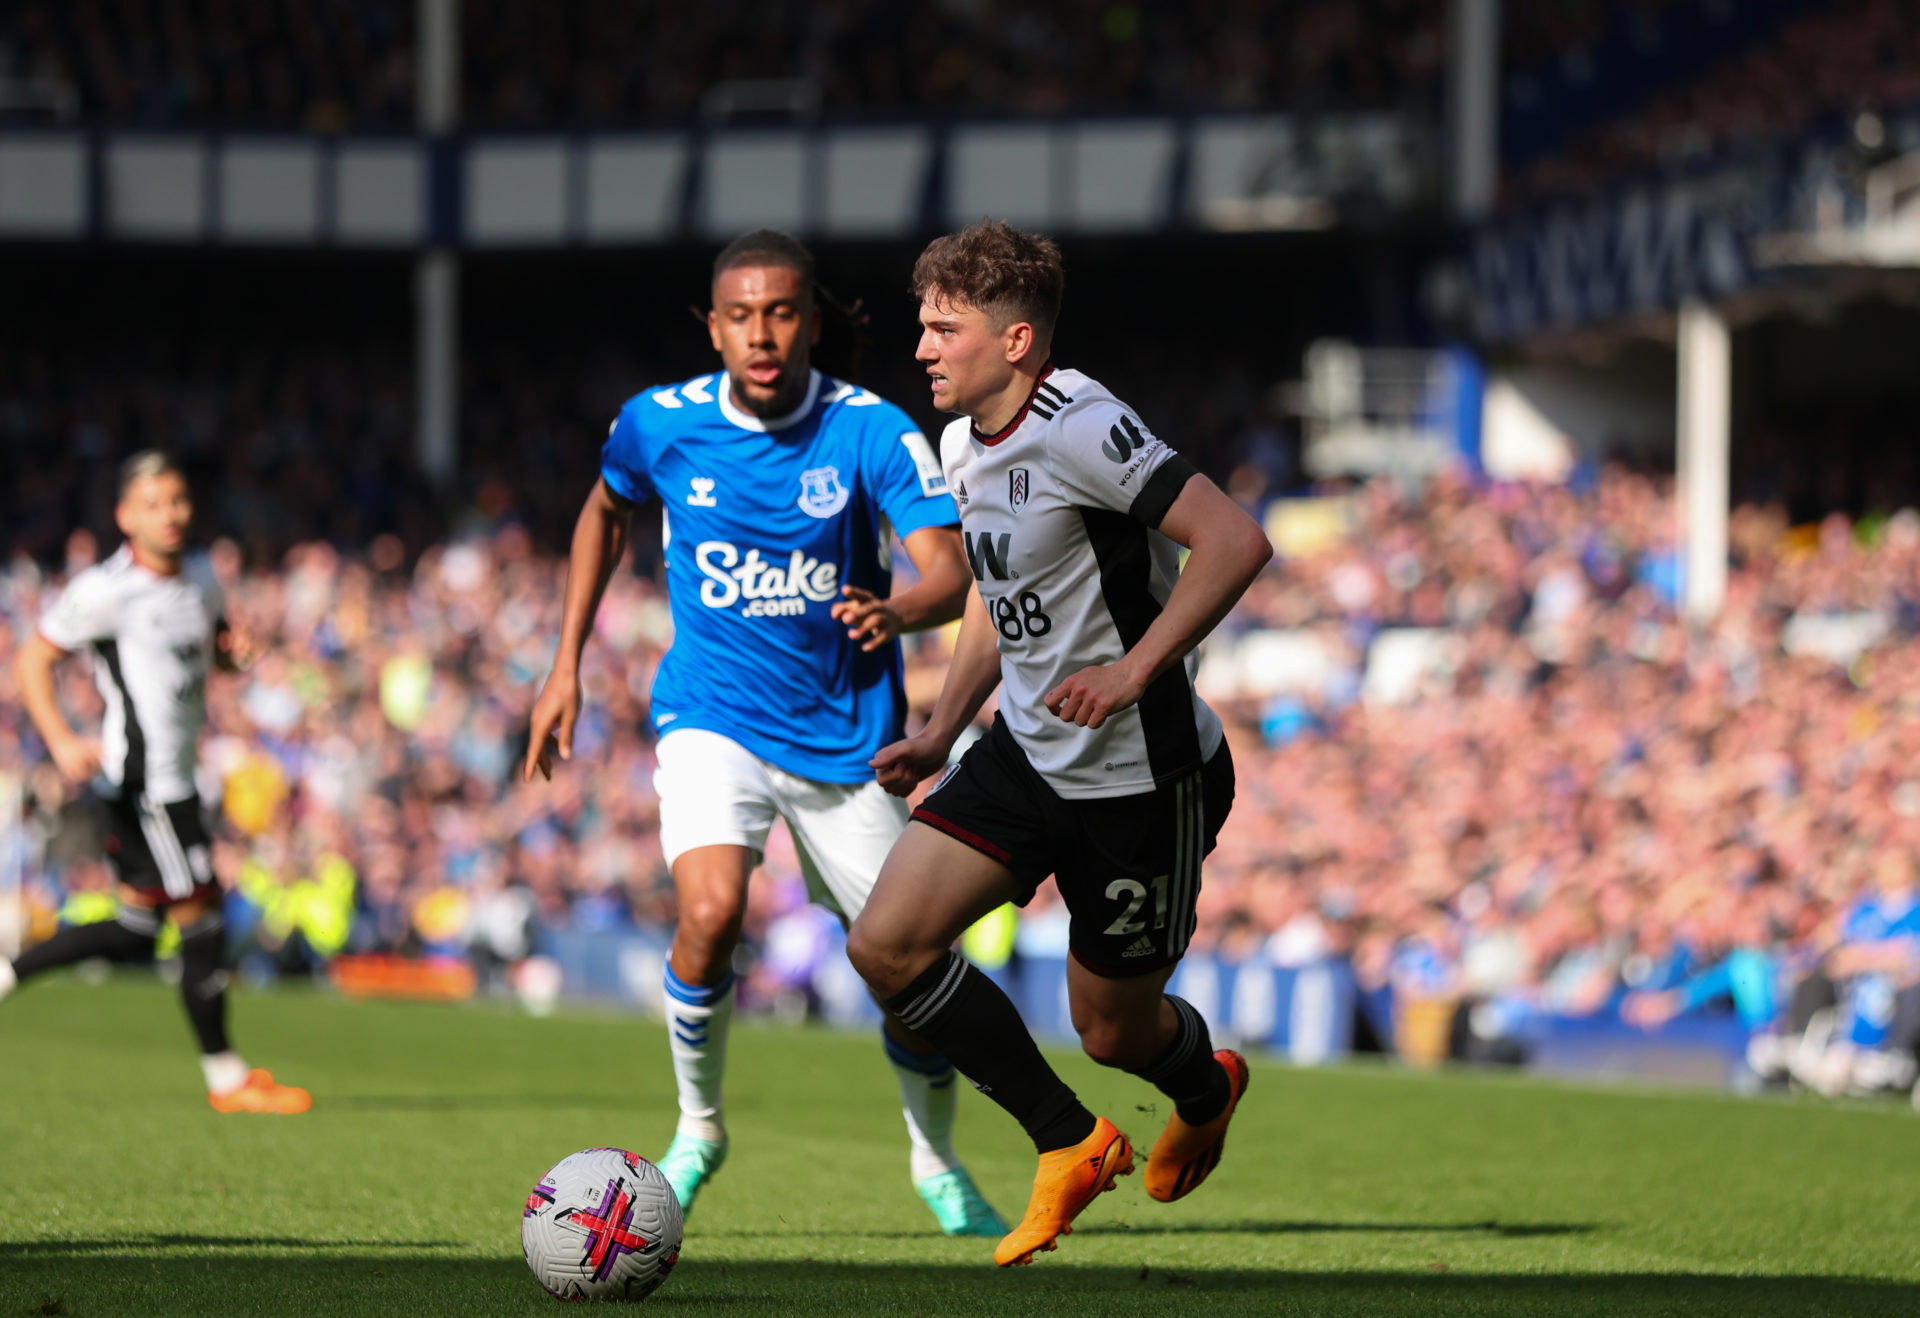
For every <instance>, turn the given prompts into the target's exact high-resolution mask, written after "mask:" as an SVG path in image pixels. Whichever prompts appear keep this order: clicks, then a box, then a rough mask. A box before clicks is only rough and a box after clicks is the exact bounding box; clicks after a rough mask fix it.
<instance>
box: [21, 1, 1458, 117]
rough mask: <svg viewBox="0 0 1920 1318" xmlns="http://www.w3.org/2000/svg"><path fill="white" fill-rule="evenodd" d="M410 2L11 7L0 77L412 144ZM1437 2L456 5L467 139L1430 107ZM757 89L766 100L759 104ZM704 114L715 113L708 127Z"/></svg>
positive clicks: (76, 109)
mask: <svg viewBox="0 0 1920 1318" xmlns="http://www.w3.org/2000/svg"><path fill="white" fill-rule="evenodd" d="M416 8H417V6H416V4H415V3H414V0H280V2H278V3H271V4H269V3H244V4H242V3H234V0H78V2H77V3H73V4H58V3H51V2H50V0H7V3H6V4H4V5H0V17H4V19H5V20H6V21H5V23H4V25H3V26H0V75H5V76H9V77H10V78H11V79H12V80H14V82H15V83H16V84H17V85H19V86H20V87H22V88H25V89H31V90H34V91H35V92H37V93H38V94H39V95H40V97H41V99H42V100H44V101H45V103H46V106H47V108H48V109H49V110H52V111H54V112H56V113H58V112H59V111H60V110H62V109H64V110H65V112H66V113H68V114H80V115H85V116H88V117H92V118H97V119H103V120H106V121H108V122H113V123H121V124H137V125H143V126H155V125H191V124H199V123H208V122H220V123H223V124H227V125H238V126H253V127H274V128H295V127H298V128H303V129H306V130H308V131H313V132H339V131H343V130H348V129H391V128H407V127H410V126H411V120H412V116H413V96H414V87H413V82H414V43H415V30H414V29H415V10H416ZM1444 9H1445V6H1444V4H1443V3H1442V0H1294V2H1293V3H1287V4H1243V3H1227V2H1226V0H1200V2H1198V3H1184V4H1174V3H1170V2H1169V0H1048V2H1047V3H1040V4H1032V3H1028V4H1009V3H1003V2H1001V0H949V2H948V3H941V4H931V5H896V4H889V3H885V2H884V0H836V2H835V3H829V4H817V3H802V2H800V0H754V2H753V3H747V2H746V0H721V2H719V3H713V4H707V5H697V6H695V5H674V4H666V3H660V2H658V0H649V2H646V3H631V2H629V0H583V2H581V3H570V4H564V5H554V4H530V3H527V2H526V0H468V3H466V4H465V5H463V6H462V7H461V15H462V18H461V23H462V27H461V51H460V54H461V85H462V99H463V110H464V114H465V117H466V119H467V121H468V122H469V123H470V124H473V125H475V126H480V127H500V128H551V127H557V126H576V127H577V126H592V125H606V124H621V123H635V122H647V121H676V120H684V119H686V118H688V117H690V116H692V115H694V114H697V113H700V112H702V110H703V102H704V101H705V100H706V98H707V96H708V94H709V92H710V91H711V89H713V88H714V87H715V86H716V85H723V86H724V85H727V84H738V83H741V82H753V83H761V84H766V83H773V82H785V83H788V84H790V86H789V88H788V89H786V91H785V92H784V93H783V94H782V95H778V96H774V97H773V98H772V99H771V100H769V101H767V103H766V104H765V105H760V102H759V101H757V100H753V99H752V98H749V99H748V100H747V101H742V102H741V105H740V107H737V108H744V109H746V110H747V111H749V112H751V111H752V110H753V109H755V108H756V107H758V108H760V109H761V110H763V111H764V110H766V109H770V108H778V109H780V110H781V111H782V112H783V113H789V114H791V113H800V114H806V113H810V112H812V111H814V110H818V109H822V108H824V109H827V110H830V111H850V112H876V113H888V112H899V111H908V110H938V111H949V110H951V111H962V112H966V111H990V112H993V113H1007V112H1009V111H1011V112H1016V113H1020V112H1025V113H1049V112H1058V111H1066V110H1075V111H1100V110H1107V109H1128V108H1134V109H1137V108H1139V107H1140V106H1142V105H1145V104H1151V105H1154V106H1158V107H1161V108H1165V109H1249V108H1298V109H1332V108H1355V107H1357V108H1378V107H1383V106H1392V105H1396V104H1406V103H1409V102H1416V103H1419V104H1421V105H1425V106H1428V107H1431V106H1432V105H1433V104H1435V103H1436V102H1437V87H1438V82H1439V73H1440V67H1441V62H1442V58H1443V47H1444V33H1443V20H1444ZM768 90H777V89H769V88H766V87H764V86H763V87H762V88H761V91H762V92H763V93H764V92H766V91H768ZM704 108H705V110H706V111H707V112H709V113H713V112H723V113H724V112H725V111H724V109H723V107H719V106H718V105H712V104H710V105H705V106H704Z"/></svg>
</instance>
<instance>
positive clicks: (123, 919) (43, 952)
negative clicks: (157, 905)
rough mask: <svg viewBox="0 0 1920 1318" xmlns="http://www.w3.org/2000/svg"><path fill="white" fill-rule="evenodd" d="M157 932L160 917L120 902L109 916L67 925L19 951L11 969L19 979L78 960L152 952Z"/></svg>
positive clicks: (121, 958) (123, 957)
mask: <svg viewBox="0 0 1920 1318" xmlns="http://www.w3.org/2000/svg"><path fill="white" fill-rule="evenodd" d="M159 932H160V917H159V916H157V915H155V914H154V913H153V912H152V911H149V910H145V909H142V908H141V907H138V906H122V907H121V908H120V910H119V913H118V914H117V915H115V916H114V918H113V919H111V920H100V921H98V922H96V923H93V924H76V925H69V926H68V927H67V928H65V929H62V930H61V931H60V932H59V933H57V934H55V935H54V936H53V937H51V938H49V939H48V940H47V941H46V942H44V943H36V944H35V945H34V946H32V947H30V948H28V949H27V950H26V951H24V952H22V953H21V954H20V956H19V958H18V959H16V960H15V961H14V963H13V973H14V974H15V975H17V976H18V977H19V978H20V981H21V982H22V983H25V982H26V981H27V980H29V979H31V978H33V977H34V976H35V975H39V974H44V973H45V972H46V971H49V970H57V969H59V968H60V967H61V966H70V965H73V964H74V963H75V962H77V961H92V960H94V959H95V958H97V957H106V958H108V959H110V960H114V961H132V960H135V959H137V958H140V957H149V956H152V955H153V940H154V935H156V934H157V933H159Z"/></svg>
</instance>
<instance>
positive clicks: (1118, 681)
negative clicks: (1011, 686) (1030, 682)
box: [1046, 664, 1146, 728]
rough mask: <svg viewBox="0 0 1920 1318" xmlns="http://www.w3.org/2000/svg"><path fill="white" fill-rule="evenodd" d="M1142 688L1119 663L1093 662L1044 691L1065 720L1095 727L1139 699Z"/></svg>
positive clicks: (1050, 706)
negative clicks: (1090, 665) (1091, 665)
mask: <svg viewBox="0 0 1920 1318" xmlns="http://www.w3.org/2000/svg"><path fill="white" fill-rule="evenodd" d="M1145 690H1146V686H1145V684H1144V683H1142V682H1140V681H1139V680H1138V679H1137V678H1135V677H1134V676H1133V675H1132V674H1131V673H1129V672H1127V671H1125V670H1124V669H1123V668H1122V667H1121V665H1120V664H1095V665H1093V667H1091V668H1082V669H1081V670H1080V671H1079V672H1077V673H1075V674H1074V675H1073V676H1072V677H1069V678H1068V679H1067V680H1066V681H1064V682H1062V683H1061V684H1060V685H1059V686H1057V687H1055V688H1054V689H1053V690H1051V691H1049V692H1047V695H1046V703H1047V708H1048V709H1050V710H1052V711H1053V712H1054V713H1055V714H1057V715H1059V717H1060V718H1061V719H1062V720H1063V721H1064V722H1067V723H1072V724H1075V725H1077V726H1079V727H1082V728H1097V727H1099V726H1100V725H1101V724H1102V723H1105V722H1106V721H1107V718H1108V716H1110V715H1113V714H1117V713H1119V712H1120V711H1121V710H1123V709H1125V708H1126V707H1127V706H1129V705H1131V704H1133V703H1134V702H1135V701H1136V700H1138V699H1140V697H1141V695H1142V693H1144V692H1145Z"/></svg>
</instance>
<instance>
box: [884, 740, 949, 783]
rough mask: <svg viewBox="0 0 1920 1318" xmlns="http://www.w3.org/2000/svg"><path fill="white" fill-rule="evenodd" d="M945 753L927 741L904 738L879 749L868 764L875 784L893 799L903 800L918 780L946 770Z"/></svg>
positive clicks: (938, 744)
mask: <svg viewBox="0 0 1920 1318" xmlns="http://www.w3.org/2000/svg"><path fill="white" fill-rule="evenodd" d="M949 749H950V748H949V747H947V746H942V745H941V744H940V743H939V742H937V741H934V740H932V739H930V738H927V737H908V738H907V739H906V740H905V741H896V742H894V743H893V744H892V745H891V746H882V747H881V748H880V753H879V754H878V755H876V756H874V757H873V759H872V760H870V761H868V763H870V764H872V765H873V777H874V780H875V781H876V782H878V783H879V784H880V785H881V786H882V787H884V788H885V789H886V790H887V791H889V792H891V793H892V794H893V795H895V796H906V795H908V794H909V793H911V792H912V791H913V789H914V788H915V787H917V786H919V785H920V780H921V779H923V778H929V777H931V776H932V775H934V774H936V773H938V772H940V770H942V769H944V768H946V767H947V751H948V750H949Z"/></svg>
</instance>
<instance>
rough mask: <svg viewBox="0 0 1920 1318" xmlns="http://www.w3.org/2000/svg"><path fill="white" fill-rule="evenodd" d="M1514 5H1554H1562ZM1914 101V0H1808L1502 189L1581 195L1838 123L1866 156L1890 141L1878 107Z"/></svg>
mask: <svg viewBox="0 0 1920 1318" xmlns="http://www.w3.org/2000/svg"><path fill="white" fill-rule="evenodd" d="M1658 7H1659V5H1657V4H1656V5H1654V6H1647V5H1641V6H1639V8H1641V9H1647V8H1656V9H1657V8H1658ZM1508 8H1509V9H1510V10H1511V9H1515V8H1518V9H1520V10H1522V11H1523V12H1525V11H1531V10H1539V11H1542V12H1543V13H1551V12H1552V11H1554V10H1556V9H1559V8H1561V6H1555V5H1538V6H1508ZM1511 26H1512V24H1510V28H1511ZM1559 35H1560V36H1561V37H1562V38H1563V39H1564V41H1565V45H1566V47H1567V48H1577V47H1578V45H1579V42H1580V39H1581V37H1580V35H1579V34H1578V33H1577V32H1575V31H1571V30H1569V31H1566V32H1563V33H1560V34H1559ZM1586 35H1588V36H1590V35H1591V33H1588V34H1586ZM1508 36H1509V42H1510V44H1509V46H1508V48H1507V50H1506V52H1505V53H1506V57H1507V59H1508V61H1509V67H1513V66H1514V65H1515V64H1516V63H1519V62H1520V61H1519V60H1518V57H1517V55H1516V52H1515V50H1514V49H1513V46H1512V45H1511V41H1512V37H1513V33H1512V32H1511V30H1510V31H1509V34H1508ZM1915 106H1920V23H1916V22H1915V21H1914V12H1913V6H1912V5H1911V4H1910V3H1908V0H1827V2H1825V3H1820V4H1808V5H1805V6H1803V7H1802V8H1801V11H1800V12H1799V13H1798V14H1794V15H1791V16H1789V17H1788V18H1787V19H1786V20H1785V21H1783V22H1782V23H1780V24H1779V26H1778V27H1777V28H1776V29H1775V30H1773V31H1772V32H1770V33H1768V34H1767V35H1765V36H1764V37H1763V38H1762V39H1760V40H1758V41H1754V42H1752V43H1750V44H1747V45H1745V46H1743V47H1740V48H1737V49H1734V50H1731V51H1729V52H1727V53H1726V54H1725V55H1723V56H1721V57H1720V58H1719V59H1717V60H1716V61H1714V62H1713V63H1712V65H1711V66H1710V67H1709V68H1708V69H1707V71H1706V72H1705V73H1704V74H1703V76H1700V77H1697V78H1690V79H1685V80H1682V81H1680V82H1679V83H1678V84H1677V85H1674V86H1670V87H1667V88H1665V89H1662V90H1659V91H1657V92H1656V93H1655V94H1653V95H1651V96H1649V97H1648V98H1647V99H1646V100H1645V101H1644V102H1643V103H1642V104H1639V105H1637V106H1635V107H1633V108H1632V109H1631V110H1629V111H1628V112H1627V113H1625V114H1622V115H1620V116H1618V117H1615V118H1610V119H1607V120H1605V121H1604V122H1602V123H1600V124H1597V125H1595V126H1593V127H1592V128H1590V129H1588V130H1586V131H1583V132H1579V133H1576V134H1574V135H1573V136H1572V137H1571V138H1570V139H1569V140H1568V141H1566V142H1565V143H1563V144H1562V145H1561V146H1560V148H1559V149H1558V150H1555V151H1553V152H1551V153H1548V154H1546V155H1544V156H1542V157H1541V158H1540V159H1538V160H1535V161H1533V162H1531V163H1530V164H1529V165H1528V166H1527V167H1526V168H1525V169H1523V170H1520V171H1518V172H1517V173H1516V174H1514V175H1513V176H1511V177H1510V178H1509V179H1508V180H1507V181H1506V185H1505V192H1506V196H1507V199H1508V200H1520V199H1524V198H1530V197H1538V196H1545V195H1554V194H1578V193H1580V192H1582V191H1585V190H1587V189H1590V188H1592V187H1593V186H1595V185H1596V184H1597V183H1599V182H1601V181H1603V180H1606V179H1608V178H1612V177H1616V176H1618V175H1621V174H1623V173H1627V172H1631V171H1640V170H1647V169H1652V168H1674V167H1682V168H1683V167H1686V166H1689V165H1696V164H1700V163H1702V162H1706V161H1710V160H1713V159H1716V158H1720V157H1722V156H1724V155H1726V154H1727V153H1729V152H1738V151H1740V150H1742V149H1751V148H1762V149H1764V148H1766V147H1768V146H1771V145H1774V144H1778V143H1781V142H1788V141H1793V140H1795V139H1797V138H1800V137H1803V136H1805V135H1806V134H1808V133H1809V132H1812V131H1815V130H1831V129H1838V128H1840V127H1841V126H1843V125H1851V126H1852V127H1853V128H1854V135H1853V136H1854V140H1853V141H1852V143H1851V146H1852V148H1853V149H1854V150H1856V151H1859V152H1862V153H1864V154H1865V155H1866V156H1868V157H1869V158H1871V157H1874V156H1877V155H1879V154H1881V153H1883V152H1886V151H1889V150H1891V146H1892V144H1891V143H1889V142H1888V141H1887V138H1886V136H1885V134H1886V132H1887V129H1886V125H1885V124H1884V122H1883V121H1882V119H1881V115H1882V114H1884V113H1885V112H1887V111H1889V110H1900V109H1911V108H1913V107H1915ZM1863 114H1864V115H1866V118H1865V119H1864V120H1860V119H1858V118H1857V116H1861V115H1863Z"/></svg>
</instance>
